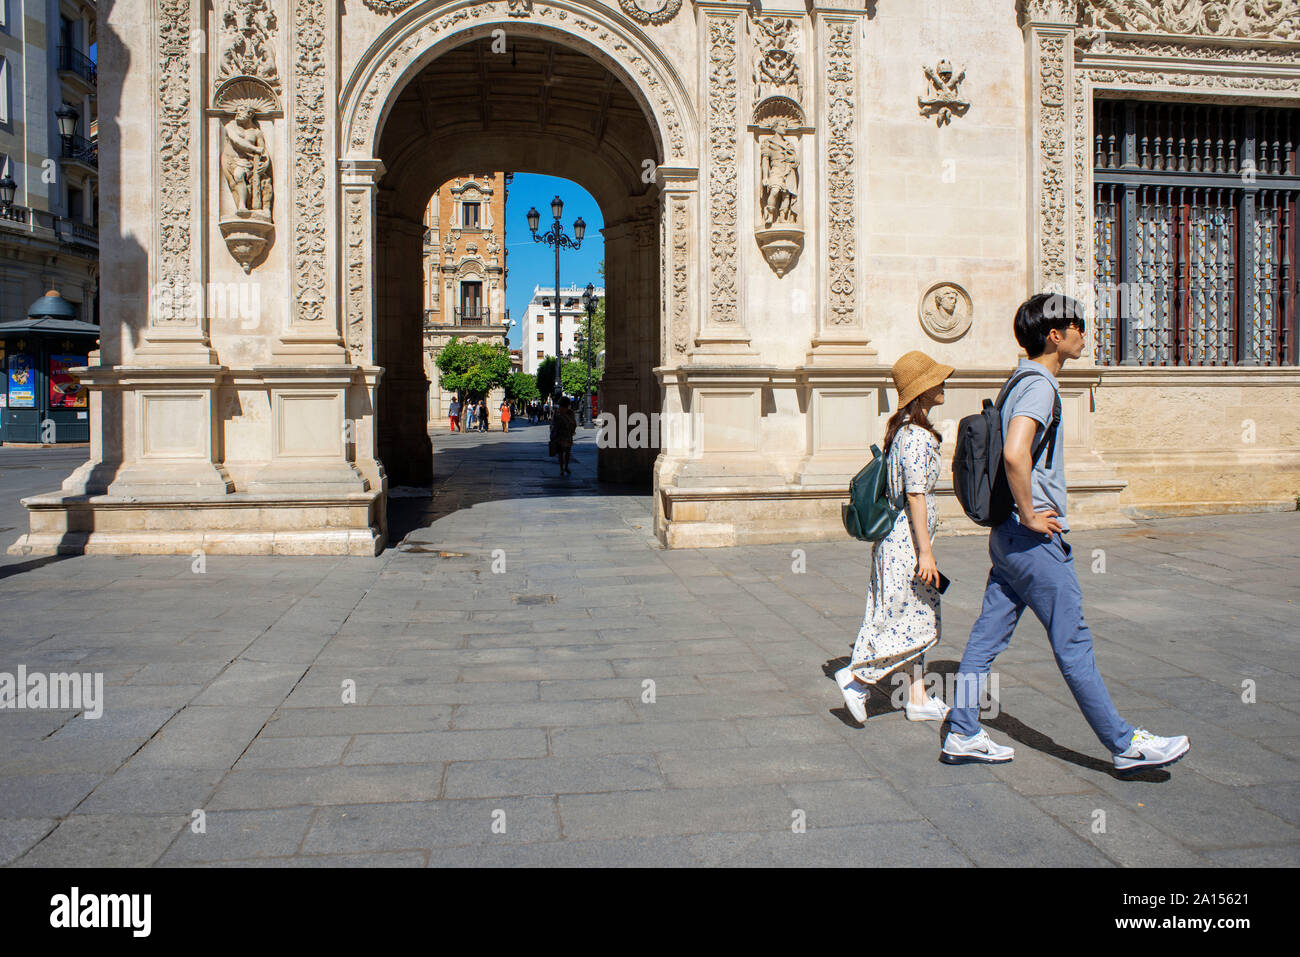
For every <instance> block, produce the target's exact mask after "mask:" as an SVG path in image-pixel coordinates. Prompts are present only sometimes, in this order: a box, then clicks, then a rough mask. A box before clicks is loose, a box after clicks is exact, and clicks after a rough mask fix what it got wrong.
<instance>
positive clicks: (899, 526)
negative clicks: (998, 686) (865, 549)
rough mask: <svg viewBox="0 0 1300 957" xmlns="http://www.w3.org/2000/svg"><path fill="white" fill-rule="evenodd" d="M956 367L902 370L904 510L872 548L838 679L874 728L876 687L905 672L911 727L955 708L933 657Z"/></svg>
mask: <svg viewBox="0 0 1300 957" xmlns="http://www.w3.org/2000/svg"><path fill="white" fill-rule="evenodd" d="M954 371H955V370H954V369H953V367H952V366H947V365H943V364H942V363H939V362H935V361H934V360H933V359H931V358H930V357H929V356H928V355H926V354H925V353H924V352H909V353H907V354H906V355H904V356H903V357H902V358H901V359H899V360H898V361H897V362H895V363H894V367H893V370H892V372H893V376H894V386H895V388H896V389H897V390H898V409H897V411H896V412H894V414H893V415H892V416H890V418H889V424H888V425H887V426H886V428H885V441H884V443H883V444H884V454H885V456H886V461H887V464H888V475H889V481H888V485H889V488H888V494H889V498H890V501H891V502H893V503H895V504H899V505H903V507H901V508H899V512H898V517H897V518H896V519H895V520H894V527H893V528H892V529H890V531H889V534H888V535H886V536H885V537H884V538H882V539H880V540H879V541H877V542H875V543H874V545H873V546H872V548H871V578H870V579H869V580H868V582H867V609H866V614H865V615H864V616H863V619H862V627H861V628H859V629H858V637H857V640H856V641H855V642H854V643H853V653H852V655H851V656H850V658H849V663H848V665H847V666H846V667H844V668H841V669H840V670H839V671H838V672H836V674H835V681H836V683H837V684H839V686H840V691H841V693H842V694H843V695H844V703H845V704H846V705H847V706H848V709H849V713H850V714H852V715H853V717H854V718H856V719H857V720H858V721H859V722H863V721H866V719H867V709H866V702H867V696H868V694H869V690H868V686H869V685H874V684H876V683H877V682H879V681H880V680H881V679H882V678H884V677H885V676H886V675H888V674H890V673H892V672H896V671H897V670H898V669H899V668H900V667H901V668H903V669H904V670H903V672H902V674H903V675H904V679H905V681H906V684H907V690H906V704H905V706H904V711H905V713H906V715H907V719H908V720H909V721H942V720H943V719H944V717H945V716H946V715H947V714H948V706H947V705H945V704H944V703H943V701H942V700H941V699H940V698H937V697H934V696H933V695H930V696H927V695H926V694H925V681H924V680H923V677H922V675H923V672H924V671H925V653H926V652H927V651H929V650H930V649H931V648H933V647H934V646H935V645H937V644H938V643H939V637H940V623H941V619H940V614H939V567H938V565H937V564H936V563H935V558H934V550H933V547H932V543H933V540H934V533H935V530H936V527H937V525H938V510H937V506H936V504H935V497H934V487H935V484H936V483H937V482H938V480H939V443H940V442H941V441H942V439H941V438H940V436H939V433H938V432H936V431H935V429H934V426H932V425H931V424H930V410H931V409H932V408H933V407H934V406H936V405H942V404H943V402H944V386H943V384H944V380H945V379H947V378H948V377H949V376H950V375H952V374H953V372H954Z"/></svg>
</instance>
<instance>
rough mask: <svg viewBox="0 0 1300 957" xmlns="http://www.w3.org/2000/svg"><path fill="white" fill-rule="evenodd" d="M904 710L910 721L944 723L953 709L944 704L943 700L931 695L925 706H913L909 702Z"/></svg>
mask: <svg viewBox="0 0 1300 957" xmlns="http://www.w3.org/2000/svg"><path fill="white" fill-rule="evenodd" d="M903 710H904V711H906V712H907V720H908V721H942V720H943V719H944V718H946V717H948V712H949V711H951V710H952V709H951V708H949V707H948V706H947V705H946V704H944V703H943V699H942V698H938V697H936V696H934V695H930V697H929V698H928V699H927V700H926V702H925V704H912V702H910V701H909V702H907V704H906V705H905V706H904V708H903Z"/></svg>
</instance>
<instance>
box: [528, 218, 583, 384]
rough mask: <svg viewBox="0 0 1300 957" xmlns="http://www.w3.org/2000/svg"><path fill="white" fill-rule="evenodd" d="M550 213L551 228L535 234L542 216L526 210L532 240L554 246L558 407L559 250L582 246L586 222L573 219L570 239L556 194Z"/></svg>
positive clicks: (559, 341) (559, 342)
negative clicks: (562, 222)
mask: <svg viewBox="0 0 1300 957" xmlns="http://www.w3.org/2000/svg"><path fill="white" fill-rule="evenodd" d="M551 215H552V216H554V217H555V222H554V223H553V224H552V225H551V228H550V229H549V230H548V231H547V232H545V233H542V234H541V235H540V236H539V235H538V234H537V227H538V226H539V225H540V224H541V220H542V216H541V214H540V213H539V212H537V207H536V206H534V207H533V208H532V209H530V210H528V231H529V232H530V233H532V234H533V242H535V243H546V245H548V246H554V247H555V407H556V408H557V409H558V408H559V407H560V396H561V395H562V394H563V380H562V379H561V376H560V360H561V356H560V346H561V345H562V344H563V340H562V339H561V338H560V250H561V249H564V248H568V249H578V248H579V247H580V246H582V237H583V236H585V235H586V234H587V224H586V223H584V222H583V221H582V217H581V216H579V217H578V218H577V219H575V220H574V221H573V236H574V238H573V239H570V238H569V237H568V236H567V235H565V232H564V226H563V225H561V223H560V217H561V216H563V215H564V200H562V199H560V197H559V196H556V197H555V198H554V199H553V200H551Z"/></svg>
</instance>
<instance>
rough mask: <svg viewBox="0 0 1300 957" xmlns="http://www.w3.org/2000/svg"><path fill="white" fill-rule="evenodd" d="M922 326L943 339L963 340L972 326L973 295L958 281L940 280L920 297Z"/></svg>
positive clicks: (940, 339) (931, 334)
mask: <svg viewBox="0 0 1300 957" xmlns="http://www.w3.org/2000/svg"><path fill="white" fill-rule="evenodd" d="M918 312H919V313H920V316H921V326H922V328H924V329H925V331H926V332H927V333H929V334H930V336H932V337H933V338H935V339H938V340H939V341H940V342H952V341H953V340H954V339H960V338H961V337H962V336H964V335H965V334H966V330H967V329H969V328H970V322H971V315H972V312H973V310H972V309H971V302H970V294H969V293H967V292H966V290H965V289H963V288H962V287H961V286H959V285H957V284H956V283H955V282H937V283H935V284H934V285H933V286H931V287H930V288H929V289H927V290H926V291H925V294H924V295H923V296H921V303H920V306H919V307H918Z"/></svg>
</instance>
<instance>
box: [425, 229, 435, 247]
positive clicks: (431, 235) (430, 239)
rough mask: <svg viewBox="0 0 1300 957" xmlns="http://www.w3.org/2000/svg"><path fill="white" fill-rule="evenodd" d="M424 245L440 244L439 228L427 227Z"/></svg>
mask: <svg viewBox="0 0 1300 957" xmlns="http://www.w3.org/2000/svg"><path fill="white" fill-rule="evenodd" d="M424 245H425V246H428V247H432V246H437V245H438V230H436V229H426V230H425V231H424Z"/></svg>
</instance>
